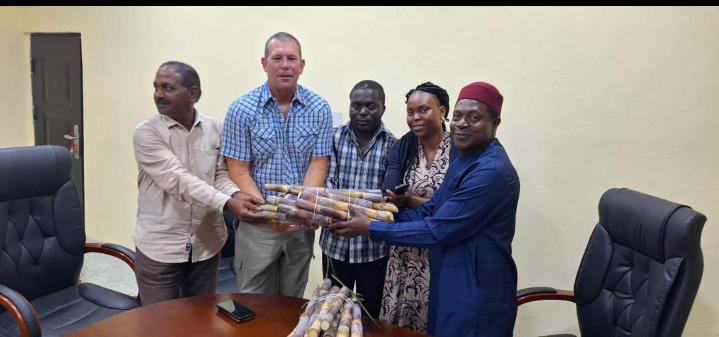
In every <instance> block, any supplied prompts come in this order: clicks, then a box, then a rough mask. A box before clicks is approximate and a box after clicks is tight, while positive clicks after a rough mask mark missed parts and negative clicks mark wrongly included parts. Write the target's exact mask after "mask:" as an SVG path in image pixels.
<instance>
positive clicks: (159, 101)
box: [155, 100, 170, 105]
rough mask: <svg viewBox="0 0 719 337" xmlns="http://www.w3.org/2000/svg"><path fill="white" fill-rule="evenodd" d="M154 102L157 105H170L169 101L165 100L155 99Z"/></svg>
mask: <svg viewBox="0 0 719 337" xmlns="http://www.w3.org/2000/svg"><path fill="white" fill-rule="evenodd" d="M155 104H157V105H170V102H169V101H165V100H157V101H155Z"/></svg>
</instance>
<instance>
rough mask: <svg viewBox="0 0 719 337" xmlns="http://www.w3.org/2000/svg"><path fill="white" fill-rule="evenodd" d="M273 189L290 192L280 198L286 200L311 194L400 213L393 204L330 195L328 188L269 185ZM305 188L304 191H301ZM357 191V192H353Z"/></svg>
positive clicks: (334, 194) (335, 194)
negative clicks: (302, 194) (303, 194)
mask: <svg viewBox="0 0 719 337" xmlns="http://www.w3.org/2000/svg"><path fill="white" fill-rule="evenodd" d="M267 186H269V187H271V189H268V190H271V191H288V193H287V194H281V195H280V196H282V197H284V198H291V196H295V194H292V193H296V194H297V195H299V194H300V193H309V194H314V195H317V196H320V197H325V198H329V199H332V200H336V201H341V202H345V203H349V204H355V205H359V206H362V207H366V208H371V209H376V210H379V211H389V212H392V213H398V212H399V209H398V208H397V206H395V205H394V204H392V203H387V202H374V201H371V200H367V199H361V198H354V197H349V196H346V195H342V194H338V193H330V192H327V191H328V190H327V189H326V188H316V187H306V188H305V187H304V186H289V185H267ZM301 188H304V189H301ZM352 191H357V190H352ZM371 191H377V193H378V194H381V193H380V192H379V190H371Z"/></svg>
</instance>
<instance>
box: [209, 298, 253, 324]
mask: <svg viewBox="0 0 719 337" xmlns="http://www.w3.org/2000/svg"><path fill="white" fill-rule="evenodd" d="M217 309H218V310H219V311H220V312H222V313H223V314H225V315H227V316H229V317H230V318H231V319H232V320H233V321H235V322H237V323H241V322H245V321H249V320H251V319H253V318H255V312H254V311H252V310H250V308H248V307H246V306H244V305H242V303H240V302H237V301H235V300H227V301H224V302H220V303H217Z"/></svg>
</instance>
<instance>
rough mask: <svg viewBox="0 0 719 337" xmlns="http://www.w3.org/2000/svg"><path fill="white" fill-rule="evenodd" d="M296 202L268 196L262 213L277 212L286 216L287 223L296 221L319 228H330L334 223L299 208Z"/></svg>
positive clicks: (322, 216)
mask: <svg viewBox="0 0 719 337" xmlns="http://www.w3.org/2000/svg"><path fill="white" fill-rule="evenodd" d="M296 202H297V201H296V200H292V199H287V198H280V197H276V196H273V195H270V196H267V201H266V204H265V205H262V206H260V207H261V208H262V211H261V212H260V213H263V214H264V213H265V212H275V213H277V214H284V215H285V219H286V220H287V221H294V222H295V223H297V222H304V223H308V224H315V225H319V226H328V225H330V224H331V223H332V219H331V218H330V217H327V216H324V215H322V214H317V213H313V212H309V211H306V210H303V209H299V208H297V207H296Z"/></svg>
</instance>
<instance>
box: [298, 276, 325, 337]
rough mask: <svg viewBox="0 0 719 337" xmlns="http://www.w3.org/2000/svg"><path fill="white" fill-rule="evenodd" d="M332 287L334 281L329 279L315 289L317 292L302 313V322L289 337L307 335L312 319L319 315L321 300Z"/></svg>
mask: <svg viewBox="0 0 719 337" xmlns="http://www.w3.org/2000/svg"><path fill="white" fill-rule="evenodd" d="M331 285H332V281H331V280H330V279H328V278H327V279H325V280H324V281H323V282H322V285H321V286H319V287H317V288H316V289H315V291H314V292H313V293H312V297H311V298H310V301H309V302H307V307H306V308H305V311H304V312H303V313H302V315H300V321H299V322H298V323H297V326H295V328H294V330H292V332H291V333H290V334H289V335H287V337H302V336H304V335H305V333H306V332H307V330H308V326H309V323H310V319H311V318H312V316H313V315H314V316H315V317H316V315H317V313H318V312H319V310H320V309H321V308H320V307H321V303H320V300H319V298H320V297H321V296H325V295H327V293H328V292H329V289H330V286H331Z"/></svg>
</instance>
